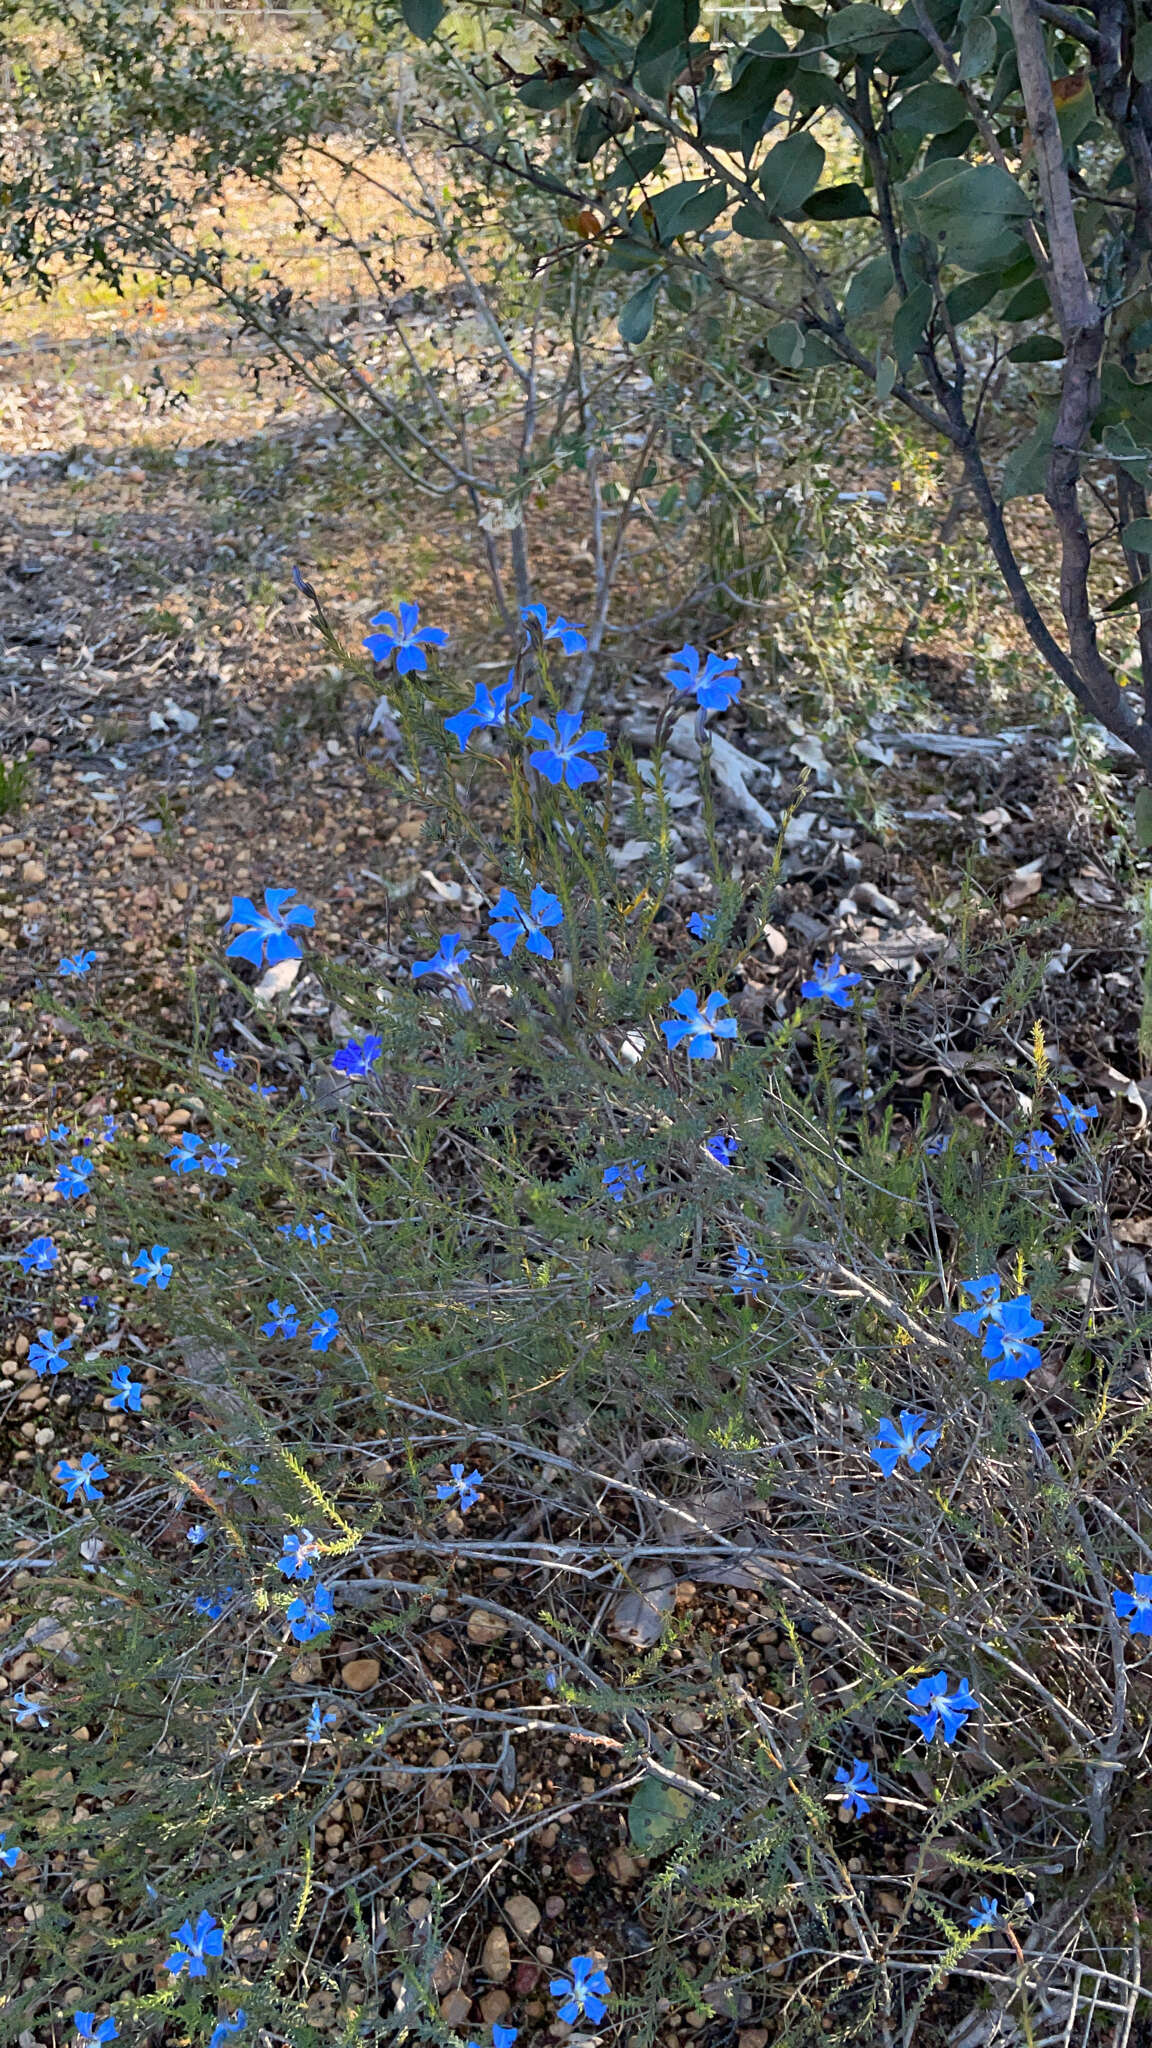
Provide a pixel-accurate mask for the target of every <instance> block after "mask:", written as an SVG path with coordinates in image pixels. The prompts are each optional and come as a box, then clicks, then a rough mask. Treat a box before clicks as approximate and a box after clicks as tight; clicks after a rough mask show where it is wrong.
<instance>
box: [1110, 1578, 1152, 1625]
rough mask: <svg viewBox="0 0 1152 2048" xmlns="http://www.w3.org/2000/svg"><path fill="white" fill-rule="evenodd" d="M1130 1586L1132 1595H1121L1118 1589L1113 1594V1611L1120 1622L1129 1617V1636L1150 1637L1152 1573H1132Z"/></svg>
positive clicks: (1151, 1623)
mask: <svg viewBox="0 0 1152 2048" xmlns="http://www.w3.org/2000/svg"><path fill="white" fill-rule="evenodd" d="M1132 1584H1133V1586H1134V1587H1135V1591H1134V1592H1132V1593H1122V1592H1121V1591H1120V1590H1119V1588H1117V1590H1116V1591H1115V1592H1114V1593H1113V1595H1112V1606H1113V1609H1114V1611H1115V1613H1116V1615H1117V1616H1118V1618H1119V1619H1120V1620H1123V1619H1124V1618H1125V1617H1126V1616H1130V1617H1131V1619H1130V1620H1129V1622H1128V1633H1129V1635H1133V1636H1152V1572H1133V1574H1132Z"/></svg>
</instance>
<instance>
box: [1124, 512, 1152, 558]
mask: <svg viewBox="0 0 1152 2048" xmlns="http://www.w3.org/2000/svg"><path fill="white" fill-rule="evenodd" d="M1120 539H1121V541H1122V542H1123V544H1124V547H1125V548H1126V549H1127V551H1128V553H1129V554H1130V555H1152V519H1130V520H1129V521H1128V524H1127V526H1126V527H1125V528H1124V531H1123V533H1122V534H1121V535H1120Z"/></svg>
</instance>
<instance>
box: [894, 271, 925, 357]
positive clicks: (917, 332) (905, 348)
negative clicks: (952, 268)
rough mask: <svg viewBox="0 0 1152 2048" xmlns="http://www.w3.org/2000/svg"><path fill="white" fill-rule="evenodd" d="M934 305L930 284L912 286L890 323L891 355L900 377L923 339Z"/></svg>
mask: <svg viewBox="0 0 1152 2048" xmlns="http://www.w3.org/2000/svg"><path fill="white" fill-rule="evenodd" d="M934 303H935V299H934V294H933V291H932V287H931V285H930V284H926V283H921V284H918V285H914V286H913V288H912V290H911V291H910V292H909V294H908V297H907V298H906V299H905V301H904V303H903V305H902V306H901V307H900V309H899V311H898V313H897V314H896V317H895V319H894V320H893V322H892V353H893V355H894V356H895V358H896V367H897V369H898V370H899V371H900V374H901V376H903V374H904V372H905V371H906V370H907V368H908V366H909V364H910V363H911V362H912V361H913V358H914V357H915V354H916V351H917V349H918V348H919V346H920V344H921V342H922V341H923V339H924V333H925V329H926V328H927V326H928V322H929V320H930V319H931V317H932V307H933V305H934Z"/></svg>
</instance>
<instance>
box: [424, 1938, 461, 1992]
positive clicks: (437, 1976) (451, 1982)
mask: <svg viewBox="0 0 1152 2048" xmlns="http://www.w3.org/2000/svg"><path fill="white" fill-rule="evenodd" d="M467 1974H468V1964H467V1959H466V1957H465V1955H464V1951H463V1949H459V1948H453V1947H452V1946H451V1945H449V1946H448V1947H447V1948H444V1949H441V1951H440V1954H439V1955H438V1956H437V1958H436V1961H435V1963H434V1964H433V1966H432V1978H431V1983H432V1989H433V1991H434V1992H435V1993H436V1996H437V1997H438V1998H440V1997H442V1996H443V1994H444V1993H445V1992H446V1991H458V1990H459V1989H460V1987H461V1985H462V1984H463V1982H464V1979H465V1977H466V1976H467Z"/></svg>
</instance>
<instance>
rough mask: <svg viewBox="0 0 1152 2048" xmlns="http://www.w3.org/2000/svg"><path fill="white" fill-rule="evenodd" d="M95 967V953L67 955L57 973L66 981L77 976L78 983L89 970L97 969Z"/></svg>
mask: <svg viewBox="0 0 1152 2048" xmlns="http://www.w3.org/2000/svg"><path fill="white" fill-rule="evenodd" d="M95 965H96V955H95V953H92V952H88V953H75V954H72V955H69V954H65V956H64V958H63V960H62V961H61V962H60V965H59V967H58V969H57V973H59V974H61V975H62V976H63V977H64V979H65V980H67V978H68V976H69V975H75V977H76V979H77V981H79V980H80V979H81V978H82V976H84V975H85V974H87V973H88V971H89V969H90V968H93V967H95Z"/></svg>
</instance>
